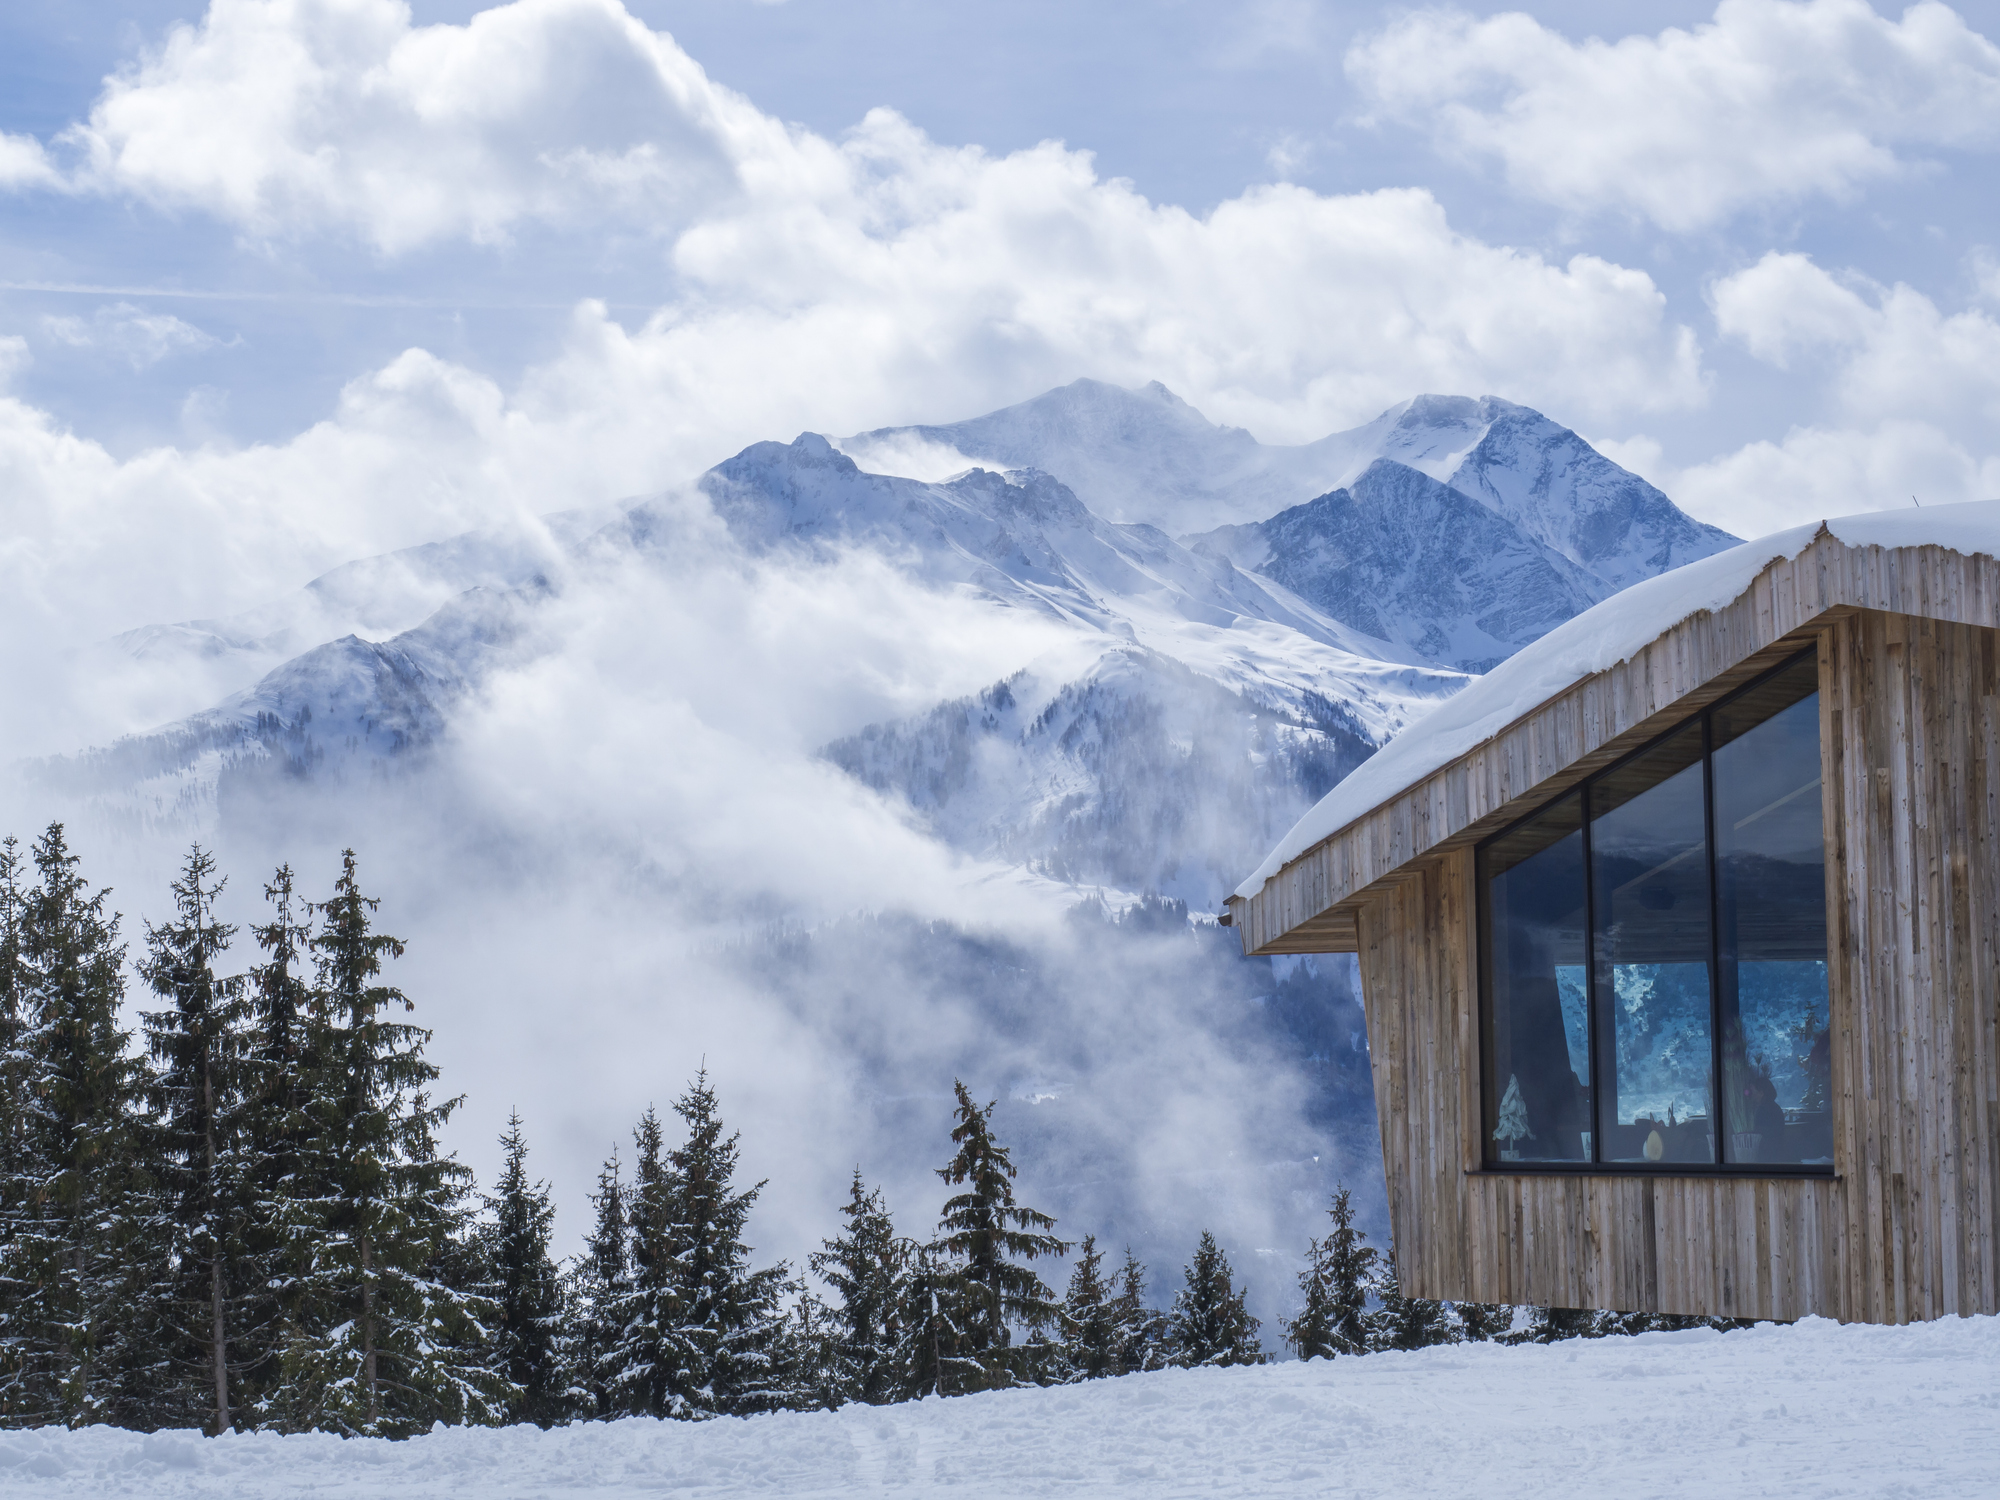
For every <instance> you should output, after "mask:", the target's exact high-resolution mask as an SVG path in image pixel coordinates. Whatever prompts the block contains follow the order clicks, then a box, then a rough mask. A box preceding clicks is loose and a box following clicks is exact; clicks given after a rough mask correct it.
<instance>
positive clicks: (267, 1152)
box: [237, 865, 332, 1423]
mask: <svg viewBox="0 0 2000 1500" xmlns="http://www.w3.org/2000/svg"><path fill="white" fill-rule="evenodd" d="M293 879H294V877H293V875H292V868H291V866H290V865H280V866H279V867H278V869H277V870H276V872H275V873H274V874H273V875H272V877H271V882H270V884H268V885H266V886H265V887H264V899H265V901H266V902H267V903H268V904H269V906H270V909H271V919H270V920H269V921H268V922H261V923H255V924H253V925H252V926H251V928H250V936H251V938H252V939H253V940H254V941H255V942H256V944H257V946H258V948H259V949H261V950H262V952H263V954H264V957H263V961H262V962H260V963H256V964H252V965H251V967H250V973H249V976H248V983H247V992H246V999H247V1001H248V1003H249V1007H250V1038H249V1043H248V1046H247V1048H246V1050H245V1054H244V1057H243V1062H242V1066H243V1074H244V1083H243V1093H244V1098H243V1136H244V1138H245V1140H246V1141H248V1142H249V1143H251V1146H252V1160H251V1172H250V1184H249V1188H248V1194H249V1198H250V1201H251V1205H252V1207H251V1214H250V1221H249V1224H248V1226H247V1228H246V1232H245V1242H246V1243H245V1253H246V1256H247V1258H248V1259H249V1260H250V1261H252V1262H254V1263H255V1264H257V1265H260V1266H262V1267H263V1268H264V1270H265V1277H264V1282H263V1284H262V1286H261V1287H254V1288H250V1289H249V1290H248V1296H247V1299H246V1302H245V1305H244V1307H243V1309H242V1316H241V1318H240V1324H241V1327H240V1330H239V1334H238V1338H237V1345H238V1348H239V1350H240V1353H239V1355H238V1358H239V1361H240V1363H241V1367H242V1370H243V1375H242V1385H243V1389H244V1401H245V1404H246V1405H247V1406H248V1407H249V1408H250V1409H251V1410H252V1412H253V1413H254V1415H255V1418H256V1420H257V1421H258V1422H260V1423H261V1422H262V1421H265V1420H267V1419H270V1418H271V1417H272V1416H273V1413H274V1407H273V1403H274V1402H275V1401H276V1400H277V1399H278V1394H279V1390H280V1387H281V1385H282V1380H283V1376H282V1368H281V1365H282V1360H283V1356H284V1351H285V1350H286V1349H287V1348H288V1347H290V1346H291V1344H292V1343H293V1342H294V1341H295V1340H296V1339H300V1338H304V1337H306V1336H307V1333H306V1329H305V1324H304V1317H305V1308H304V1305H303V1296H304V1291H305V1288H306V1287H307V1285H308V1284H309V1280H310V1276H309V1272H310V1268H311V1266H312V1264H313V1259H314V1245H313V1241H312V1235H311V1218H312V1216H311V1214H310V1213H309V1212H308V1211H306V1209H305V1208H304V1205H307V1204H311V1203H315V1202H318V1201H321V1200H322V1199H324V1198H325V1197H326V1195H327V1194H328V1193H329V1192H330V1191H331V1188H332V1184H331V1182H330V1180H328V1179H327V1178H326V1177H325V1176H324V1174H323V1173H320V1169H321V1168H324V1167H327V1166H328V1165H329V1164H330V1163H329V1159H328V1158H327V1156H326V1155H325V1154H324V1153H322V1152H320V1151H317V1150H315V1149H314V1144H315V1141H316V1139H317V1137H318V1134H319V1129H320V1123H319V1120H318V1119H317V1118H316V1117H315V1116H314V1115H313V1113H312V1112H311V1110H310V1108H309V1106H310V1105H311V1103H312V1100H313V1098H314V1097H315V1090H316V1089H317V1088H318V1087H319V1085H320V1082H321V1073H322V1070H323V1069H324V1068H325V1066H326V1059H325V1057H324V1056H323V1055H322V1053H323V1049H324V1045H325V1043H326V1042H327V1041H328V1039H329V1038H330V1036H331V1028H330V1027H329V1026H328V1025H327V1024H326V1018H325V1016H324V1015H323V1013H322V1009H321V1007H320V1006H319V1004H318V998H317V995H316V993H315V991H314V988H313V984H312V981H311V979H310V978H309V977H308V974H307V970H308V968H309V966H310V957H311V951H312V949H311V944H312V927H311V922H310V911H309V909H308V908H307V907H306V906H305V903H303V902H302V901H301V900H300V899H299V897H298V895H297V893H296V891H295V890H294V888H293ZM316 1173H320V1175H315V1174H316Z"/></svg>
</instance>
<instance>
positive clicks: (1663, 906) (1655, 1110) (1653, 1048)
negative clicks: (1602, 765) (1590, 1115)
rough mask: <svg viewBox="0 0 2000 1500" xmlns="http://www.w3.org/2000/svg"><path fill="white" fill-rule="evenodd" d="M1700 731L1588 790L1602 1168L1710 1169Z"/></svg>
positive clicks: (1684, 734)
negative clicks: (1674, 1165) (1662, 1165)
mask: <svg viewBox="0 0 2000 1500" xmlns="http://www.w3.org/2000/svg"><path fill="white" fill-rule="evenodd" d="M1702 770H1703V763H1702V741H1701V725H1700V724H1698V723H1697V724H1694V725H1691V726H1689V727H1688V728H1687V729H1685V730H1683V731H1681V732H1680V733H1679V734H1677V735H1675V736H1673V737H1672V738H1671V739H1669V740H1667V741H1665V742H1664V743H1663V744H1661V745H1659V746H1658V747H1657V748H1655V749H1653V750H1649V751H1647V752H1646V753H1645V754H1643V755H1639V756H1635V757H1634V758H1633V759H1631V760H1628V761H1626V762H1625V763H1624V764H1623V765H1620V766H1618V767H1617V768H1615V769H1614V770H1612V771H1610V772H1608V773H1606V774H1605V775H1604V776H1603V777H1601V778H1600V779H1598V780H1597V781H1595V782H1593V783H1592V784H1591V787H1590V793H1589V795H1590V851H1591V862H1592V876H1593V880H1594V882H1595V888H1594V892H1593V895H1594V898H1595V903H1596V905H1595V910H1594V913H1593V917H1594V921H1595V932H1594V936H1595V957H1596V963H1597V977H1598V983H1597V1003H1598V1027H1597V1036H1598V1048H1599V1057H1598V1077H1599V1078H1600V1079H1602V1080H1603V1081H1604V1083H1605V1085H1606V1088H1605V1097H1604V1098H1602V1099H1601V1100H1600V1101H1599V1111H1598V1113H1599V1128H1600V1130H1601V1131H1602V1135H1603V1141H1602V1145H1601V1147H1600V1150H1599V1152H1598V1157H1599V1160H1602V1161H1631V1162H1710V1163H1712V1162H1714V1161H1715V1160H1716V1159H1717V1158H1716V1155H1715V1139H1714V1129H1713V1126H1712V1124H1711V1120H1712V1116H1713V1110H1712V1108H1711V1100H1712V1098H1713V1094H1714V1090H1713V1078H1714V1071H1715V1069H1714V1062H1715V1052H1714V1032H1713V1029H1712V1026H1713V1022H1712V1015H1713V1007H1712V1004H1711V997H1710V989H1709V958H1710V944H1709V889H1708V878H1709V874H1708V840H1707V823H1708V819H1707V807H1706V793H1705V788H1704V786H1703V782H1702Z"/></svg>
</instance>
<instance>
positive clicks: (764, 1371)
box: [672, 1069, 792, 1417]
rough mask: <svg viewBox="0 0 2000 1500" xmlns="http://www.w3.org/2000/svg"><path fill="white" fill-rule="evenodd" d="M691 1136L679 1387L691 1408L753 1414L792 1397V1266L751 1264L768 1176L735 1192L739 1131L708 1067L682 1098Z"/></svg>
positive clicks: (679, 1174)
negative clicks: (753, 1216)
mask: <svg viewBox="0 0 2000 1500" xmlns="http://www.w3.org/2000/svg"><path fill="white" fill-rule="evenodd" d="M674 1113H676V1114H678V1115H679V1116H680V1117H681V1120H682V1121H683V1122H684V1123H685V1125H686V1126H687V1131H688V1138H687V1141H686V1143H685V1144H684V1145H682V1146H681V1147H680V1149H678V1150H677V1151H675V1152H674V1153H673V1154H672V1162H673V1168H674V1171H673V1183H674V1187H675V1189H676V1191H677V1198H678V1201H677V1203H676V1213H675V1216H674V1235H675V1245H674V1249H675V1261H676V1268H675V1269H676V1274H677V1276H678V1278H679V1302H680V1308H681V1322H682V1329H683V1337H684V1338H685V1339H686V1341H687V1344H688V1347H689V1351H690V1353H691V1355H692V1363H691V1367H690V1368H689V1369H688V1370H687V1371H686V1373H685V1376H684V1378H685V1379H686V1382H687V1383H686V1385H685V1387H684V1388H683V1390H682V1391H680V1392H679V1393H678V1394H679V1395H680V1397H681V1399H682V1400H683V1401H684V1402H685V1404H686V1407H687V1409H688V1412H689V1414H690V1415H695V1416H704V1417H707V1416H746V1415H748V1414H750V1413H752V1412H759V1411H773V1410H776V1409H777V1408H779V1407H781V1406H784V1405H786V1404H787V1402H788V1399H789V1396H790V1389H791V1387H790V1379H791V1374H792V1372H791V1370H790V1369H789V1368H788V1362H787V1360H786V1358H785V1352H786V1336H787V1332H788V1330H787V1328H786V1321H785V1316H784V1313H783V1310H782V1309H781V1307H780V1305H779V1297H780V1295H781V1293H782V1292H783V1289H784V1287H785V1284H786V1276H787V1268H786V1267H785V1266H784V1265H783V1264H782V1263H781V1264H779V1265H777V1266H772V1267H767V1268H765V1269H763V1270H758V1271H753V1270H751V1269H750V1265H749V1262H750V1246H748V1245H747V1244H745V1243H744V1241H743V1234H744V1230H745V1228H746V1226H747V1224H748V1221H749V1217H750V1209H751V1207H752V1205H754V1204H755V1203H756V1201H757V1195H758V1194H759V1193H761V1192H762V1191H763V1189H764V1184H763V1183H761V1182H759V1183H756V1184H754V1185H753V1186H751V1187H748V1188H745V1189H743V1190H742V1191H741V1192H736V1191H733V1190H732V1189H733V1185H734V1181H735V1176H736V1161H737V1155H738V1147H737V1137H736V1136H735V1135H733V1134H732V1135H728V1136H724V1134H723V1130H724V1126H723V1123H722V1117H721V1116H720V1115H719V1114H718V1113H717V1111H716V1097H715V1090H714V1089H712V1088H711V1087H709V1083H708V1071H707V1070H706V1069H703V1070H702V1071H701V1072H700V1073H698V1074H696V1076H695V1080H694V1082H693V1083H692V1084H690V1085H689V1086H688V1090H687V1092H686V1093H685V1094H683V1095H682V1096H681V1097H680V1098H679V1099H677V1100H675V1101H674Z"/></svg>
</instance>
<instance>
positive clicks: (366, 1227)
mask: <svg viewBox="0 0 2000 1500" xmlns="http://www.w3.org/2000/svg"><path fill="white" fill-rule="evenodd" d="M378 904H379V903H378V902H377V901H376V900H374V899H373V898H371V897H368V896H364V895H363V894H362V893H361V889H360V885H359V882H358V880H357V878H356V875H355V860H354V852H353V851H352V850H346V851H343V853H342V856H341V874H340V878H339V880H338V881H337V882H336V883H335V886H334V894H333V896H332V898H331V899H330V900H327V901H325V902H321V903H318V904H316V905H315V907H314V908H313V909H314V911H315V912H316V913H317V915H318V916H319V918H320V927H319V931H318V932H317V933H315V934H314V936H313V937H312V939H311V948H312V951H313V954H314V957H315V959H316V960H317V980H316V989H317V992H318V993H317V996H316V1006H315V1015H314V1019H313V1025H314V1027H315V1029H316V1030H318V1031H319V1033H320V1035H319V1036H318V1037H317V1038H316V1039H315V1041H314V1043H313V1045H312V1047H311V1050H312V1051H313V1052H314V1053H315V1055H316V1056H317V1058H318V1060H319V1063H318V1066H317V1067H316V1068H315V1069H314V1073H313V1076H312V1080H311V1091H310V1097H309V1099H308V1102H307V1105H306V1111H305V1112H306V1114H307V1116H308V1117H309V1119H310V1121H311V1124H312V1126H313V1134H312V1135H311V1137H310V1139H309V1141H308V1143H307V1145H306V1148H305V1150H306V1157H307V1159H306V1160H305V1161H304V1162H303V1163H302V1165H301V1171H300V1177H301V1179H302V1181H303V1182H304V1183H305V1184H306V1185H307V1188H308V1194H309V1195H307V1196H302V1197H299V1198H296V1199H293V1200H292V1201H291V1202H290V1203H289V1204H288V1205H287V1209H288V1212H289V1213H291V1214H292V1216H293V1229H294V1231H295V1236H296V1238H295V1243H297V1244H299V1245H300V1246H302V1247H303V1248H304V1250H305V1251H306V1253H307V1254H308V1255H309V1257H310V1258H309V1259H308V1260H307V1261H306V1262H305V1264H304V1266H303V1267H302V1268H301V1269H300V1270H299V1271H298V1272H297V1273H296V1274H297V1287H296V1295H295V1300H296V1302H297V1304H298V1311H297V1313H296V1314H295V1318H296V1321H295V1322H294V1325H293V1327H292V1328H291V1330H290V1337H289V1340H288V1344H287V1348H286V1350H285V1355H284V1368H283V1373H282V1386H281V1389H280V1391H279V1392H278V1393H277V1397H276V1398H275V1402H274V1404H275V1405H276V1407H277V1408H278V1414H279V1417H280V1420H281V1421H282V1422H283V1423H284V1424H285V1425H287V1426H290V1427H293V1428H303V1427H314V1428H329V1429H332V1430H335V1431H341V1432H349V1433H369V1434H381V1435H397V1434H402V1433H410V1432H418V1431H423V1430H425V1429H428V1428H429V1427H430V1426H431V1425H432V1424H433V1423H435V1422H440V1421H442V1422H445V1423H463V1422H481V1423H490V1422H496V1421H498V1420H500V1419H501V1418H502V1416H504V1414H505V1411H506V1409H507V1405H508V1402H509V1401H510V1400H511V1399H512V1395H513V1392H512V1387H511V1386H510V1385H509V1383H508V1382H507V1381H506V1379H505V1377H504V1376H503V1375H501V1374H500V1373H499V1372H498V1370H496V1369H495V1368H494V1365H493V1362H492V1361H493V1355H492V1350H491V1348H490V1343H489V1340H488V1337H487V1334H486V1331H485V1326H484V1325H485V1321H486V1319H487V1318H488V1317H490V1316H491V1309H490V1305H488V1304H487V1303H486V1302H485V1301H484V1299H482V1298H480V1297H478V1296H477V1295H476V1294H475V1293H474V1292H472V1291H471V1290H470V1289H469V1288H467V1287H464V1286H455V1285H452V1284H450V1281H451V1279H452V1278H449V1277H443V1276H441V1275H440V1271H441V1269H448V1268H450V1267H451V1265H452V1264H453V1262H454V1260H455V1258H456V1257H457V1251H458V1246H457V1244H456V1243H455V1242H456V1241H457V1240H458V1239H459V1238H460V1236H461V1235H462V1233H463V1231H464V1229H465V1227H466V1221H467V1219H468V1217H469V1214H468V1211H467V1209H466V1206H465V1196H466V1192H467V1184H468V1182H469V1179H470V1175H471V1174H470V1173H468V1172H467V1171H466V1169H465V1168H464V1167H463V1166H461V1165H460V1164H459V1163H458V1162H457V1161H455V1160H454V1159H452V1158H450V1157H448V1156H442V1155H440V1154H439V1153H438V1152H437V1149H436V1131H437V1128H438V1127H439V1126H440V1125H442V1124H443V1123H444V1122H445V1120H446V1119H448V1118H449V1116H450V1114H451V1112H452V1111H453V1109H454V1108H456V1106H457V1104H458V1103H459V1101H458V1100H456V1099H453V1100H448V1101H446V1102H444V1103H441V1104H434V1103H432V1102H431V1100H430V1098H429V1096H428V1095H427V1094H426V1092H425V1089H426V1087H427V1086H428V1085H429V1084H431V1083H432V1082H434V1081H435V1080H436V1078H437V1076H438V1075H437V1069H436V1067H434V1066H433V1065H432V1064H431V1063H430V1062H429V1061H427V1060H426V1059H425V1057H424V1051H423V1049H424V1045H425V1044H426V1043H427V1042H428V1041H429V1040H430V1033H429V1032H428V1031H426V1030H424V1029H423V1028H421V1027H418V1026H413V1025H410V1024H408V1023H407V1022H399V1021H391V1020H388V1019H386V1016H387V1015H388V1014H390V1013H393V1010H394V1009H395V1008H396V1007H400V1008H402V1009H403V1010H404V1011H408V1010H411V1009H413V1008H414V1007H413V1006H412V1004H411V1002H410V1001H409V999H408V998H407V997H406V996H404V994H403V993H402V991H400V990H398V989H396V988H394V987H393V986H390V985H385V984H381V983H378V982H377V981H378V980H379V978H380V976H381V972H382V965H383V962H384V960H385V959H389V958H396V957H400V956H401V954H402V952H403V944H402V942H401V940H400V939H397V938H394V937H390V936H388V935H387V934H385V933H381V932H377V931H376V930H375V929H374V926H373V922H372V917H373V913H374V911H375V908H376V907H377V905H378Z"/></svg>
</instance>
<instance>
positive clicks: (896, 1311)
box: [802, 1167, 908, 1406]
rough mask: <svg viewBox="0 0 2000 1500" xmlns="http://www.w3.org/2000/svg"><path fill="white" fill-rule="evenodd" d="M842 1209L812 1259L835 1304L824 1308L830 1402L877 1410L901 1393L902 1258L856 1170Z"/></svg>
mask: <svg viewBox="0 0 2000 1500" xmlns="http://www.w3.org/2000/svg"><path fill="white" fill-rule="evenodd" d="M840 1211H841V1213H842V1214H844V1215H845V1216H846V1219H847V1223H846V1224H845V1225H844V1226H843V1227H842V1229H841V1231H840V1233H839V1234H838V1235H837V1236H836V1237H835V1238H833V1239H830V1240H822V1241H821V1244H822V1245H823V1246H824V1247H825V1248H824V1249H821V1250H816V1251H814V1252H813V1254H812V1257H811V1264H812V1268H813V1270H814V1271H815V1272H817V1273H818V1274H819V1276H820V1277H821V1278H822V1279H823V1280H824V1281H825V1282H826V1284H827V1285H828V1286H829V1287H831V1288H832V1289H833V1292H834V1294H835V1296H836V1297H837V1298H838V1299H839V1300H838V1302H836V1303H835V1304H834V1305H833V1306H832V1307H830V1308H828V1309H827V1310H826V1315H827V1319H828V1320H829V1326H828V1328H827V1329H826V1332H825V1338H826V1343H827V1354H826V1363H827V1366H828V1376H829V1378H828V1381H827V1384H828V1387H829V1390H830V1393H831V1395H832V1396H833V1403H832V1404H836V1405H837V1404H840V1403H844V1402H848V1401H861V1402H865V1403H867V1404H868V1405H871V1406H880V1405H882V1404H884V1403H885V1402H890V1401H894V1400H897V1399H898V1398H899V1396H900V1395H901V1386H902V1383H903V1382H902V1379H901V1376H900V1373H899V1371H898V1369H897V1361H896V1354H895V1351H896V1346H897V1343H898V1342H899V1340H900V1338H901V1327H900V1318H901V1314H902V1303H903V1293H904V1288H903V1277H904V1267H905V1263H906V1261H907V1259H908V1252H907V1248H906V1246H905V1245H904V1243H903V1242H902V1241H900V1240H898V1239H897V1238H896V1227H895V1225H894V1224H893V1223H892V1222H891V1221H890V1218H889V1210H888V1209H887V1208H885V1207H884V1206H883V1203H882V1192H881V1189H879V1188H869V1187H867V1186H865V1185H864V1184H863V1182H862V1180H861V1169H860V1168H859V1167H856V1168H855V1169H854V1180H853V1182H852V1183H851V1184H850V1185H849V1188H848V1199H847V1202H846V1203H845V1204H844V1205H843V1206H842V1208H841V1210H840ZM802 1306H803V1304H802Z"/></svg>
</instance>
